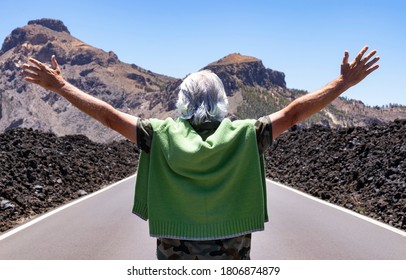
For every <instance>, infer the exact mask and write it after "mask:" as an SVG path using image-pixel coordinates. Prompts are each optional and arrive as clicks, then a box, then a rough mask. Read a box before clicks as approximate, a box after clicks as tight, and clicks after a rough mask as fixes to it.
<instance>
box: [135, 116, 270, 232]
mask: <svg viewBox="0 0 406 280" xmlns="http://www.w3.org/2000/svg"><path fill="white" fill-rule="evenodd" d="M150 121H151V125H152V127H153V138H152V144H151V151H150V153H146V152H144V151H142V152H141V156H140V160H139V166H138V173H137V180H136V190H135V198H134V206H133V213H134V214H136V215H138V216H140V217H141V218H143V219H145V220H149V230H150V235H151V236H153V237H162V238H178V239H185V240H213V239H222V238H229V237H230V238H231V237H235V236H239V235H243V234H247V233H250V232H254V231H259V230H263V229H264V222H266V221H267V219H268V215H267V207H266V188H265V174H264V164H263V157H262V156H260V155H259V153H258V145H257V140H256V131H255V127H254V124H255V121H256V120H238V121H231V120H229V119H224V120H223V121H222V122H221V124H220V125H219V127H218V128H217V130H216V131H215V132H214V133H213V134H212V135H210V136H209V137H207V138H206V139H205V140H204V139H202V137H201V136H200V135H199V134H198V133H197V132H196V131H195V130H194V129H193V127H192V126H191V125H190V123H189V122H188V121H186V120H183V119H177V120H173V119H171V118H167V119H166V120H158V119H150Z"/></svg>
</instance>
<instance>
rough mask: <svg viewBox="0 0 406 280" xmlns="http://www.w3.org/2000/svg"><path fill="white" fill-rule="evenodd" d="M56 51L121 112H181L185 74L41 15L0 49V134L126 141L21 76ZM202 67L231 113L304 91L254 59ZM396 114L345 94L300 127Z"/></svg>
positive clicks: (275, 103)
mask: <svg viewBox="0 0 406 280" xmlns="http://www.w3.org/2000/svg"><path fill="white" fill-rule="evenodd" d="M52 54H55V55H56V57H57V59H58V62H59V64H60V65H61V67H62V73H63V75H64V77H65V78H66V79H67V80H68V81H69V82H71V83H72V84H74V85H76V86H78V87H79V88H81V89H82V90H84V91H85V92H87V93H89V94H92V95H94V96H97V97H98V98H101V99H103V100H105V101H107V102H108V103H110V104H111V105H113V106H114V107H116V108H118V109H120V110H122V111H125V112H128V113H131V114H135V115H138V116H144V117H152V116H154V117H158V118H163V117H166V116H172V117H173V116H175V115H176V112H175V103H176V97H177V88H178V86H179V84H180V83H181V81H182V80H181V79H177V78H173V77H168V76H165V75H160V74H157V73H153V72H151V71H149V70H146V69H143V68H141V67H139V66H137V65H135V64H128V63H124V62H122V61H120V60H119V58H118V57H117V55H116V54H114V52H112V51H109V52H106V51H103V50H101V49H98V48H95V47H93V46H90V45H88V44H86V43H85V42H83V41H81V40H79V39H77V38H75V37H73V36H72V35H71V34H70V32H69V30H68V28H67V27H66V26H65V25H64V24H63V22H61V21H59V20H54V19H39V20H32V21H30V22H28V25H26V26H24V27H21V28H16V29H14V30H13V31H12V32H11V34H10V35H9V36H7V37H6V38H5V40H4V43H3V45H2V48H1V50H0V73H1V75H0V133H2V132H4V131H5V130H7V129H9V128H15V127H26V128H34V129H39V130H41V131H46V132H53V133H55V134H57V135H59V136H62V135H69V134H84V135H86V136H88V137H89V138H90V139H91V140H93V141H97V142H109V141H111V140H115V139H118V138H120V137H119V135H118V134H116V133H115V132H113V131H110V130H109V129H107V128H105V127H103V126H102V125H100V124H99V123H97V122H96V121H94V120H92V119H90V118H89V117H87V116H86V115H85V114H83V113H81V112H80V111H78V110H77V109H76V108H74V107H73V106H71V105H70V104H69V103H68V102H66V101H65V100H64V99H62V98H60V97H59V96H58V95H56V94H54V93H51V92H49V91H45V90H43V89H41V88H39V87H37V86H34V85H31V84H28V83H26V82H24V81H23V80H22V77H21V75H20V74H19V71H20V70H21V66H22V64H23V63H25V62H26V61H27V60H28V57H34V58H36V59H38V60H40V61H43V62H48V61H49V60H50V57H51V55H52ZM203 68H204V69H210V70H212V71H213V72H215V73H216V74H218V75H219V77H220V78H221V79H222V81H223V83H224V85H225V88H226V91H227V95H228V96H229V102H230V117H232V118H256V117H259V116H262V115H265V114H269V113H271V112H274V111H275V110H278V109H280V108H282V107H283V106H285V105H287V104H288V103H289V102H291V101H292V100H293V99H295V98H297V97H298V96H300V95H302V94H305V93H306V92H305V91H301V90H295V89H289V88H288V87H287V86H286V82H285V74H284V73H282V72H279V71H275V70H272V69H268V68H265V66H264V65H263V63H262V61H261V60H259V59H257V58H255V57H250V56H244V55H241V54H230V55H228V56H225V57H224V58H222V59H220V60H218V61H215V62H212V63H210V64H208V65H207V66H205V67H203ZM196 70H198V69H196ZM398 118H402V119H406V107H402V106H391V107H386V108H378V107H374V108H371V107H368V106H365V105H364V104H363V103H362V102H360V101H356V100H346V99H343V98H339V99H337V100H336V101H335V102H333V104H331V105H330V106H329V107H327V108H326V109H325V110H323V111H322V112H320V113H319V114H316V115H315V116H313V117H312V118H311V119H309V120H308V121H306V122H304V123H303V124H301V125H303V126H309V125H310V124H314V123H318V124H322V125H325V126H331V127H348V126H365V125H371V124H380V123H385V122H388V121H393V120H394V119H398Z"/></svg>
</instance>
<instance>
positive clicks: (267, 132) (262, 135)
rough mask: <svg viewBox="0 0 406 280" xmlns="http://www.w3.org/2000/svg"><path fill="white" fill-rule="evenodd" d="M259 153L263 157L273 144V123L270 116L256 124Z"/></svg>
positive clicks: (260, 119)
mask: <svg viewBox="0 0 406 280" xmlns="http://www.w3.org/2000/svg"><path fill="white" fill-rule="evenodd" d="M255 129H256V134H257V143H258V152H259V154H260V155H262V154H263V153H264V152H265V151H266V150H267V149H268V148H269V147H270V146H271V144H272V121H271V118H270V117H269V116H265V117H262V118H259V119H258V120H257V122H256V123H255Z"/></svg>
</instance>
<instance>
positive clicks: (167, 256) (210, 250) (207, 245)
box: [157, 234, 251, 260]
mask: <svg viewBox="0 0 406 280" xmlns="http://www.w3.org/2000/svg"><path fill="white" fill-rule="evenodd" d="M250 251H251V234H246V235H242V236H238V237H234V238H229V239H219V240H207V241H191V240H179V239H168V238H158V240H157V258H158V259H159V260H249V259H250Z"/></svg>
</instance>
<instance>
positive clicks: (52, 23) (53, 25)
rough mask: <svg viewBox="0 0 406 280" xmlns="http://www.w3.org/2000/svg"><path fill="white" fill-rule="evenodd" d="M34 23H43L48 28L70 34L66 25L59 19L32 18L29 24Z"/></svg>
mask: <svg viewBox="0 0 406 280" xmlns="http://www.w3.org/2000/svg"><path fill="white" fill-rule="evenodd" d="M34 24H37V25H42V26H44V27H47V28H49V29H51V30H54V31H57V32H66V33H68V34H70V32H69V30H68V28H67V27H66V25H65V24H64V23H63V22H62V21H60V20H58V19H50V18H42V19H36V20H30V21H29V22H28V25H34Z"/></svg>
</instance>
